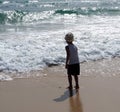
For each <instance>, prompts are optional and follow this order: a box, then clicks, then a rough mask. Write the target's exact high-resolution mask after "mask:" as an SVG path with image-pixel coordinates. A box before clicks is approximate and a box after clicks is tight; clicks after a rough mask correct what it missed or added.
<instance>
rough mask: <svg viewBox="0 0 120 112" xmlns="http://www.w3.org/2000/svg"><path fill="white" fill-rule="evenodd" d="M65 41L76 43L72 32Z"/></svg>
mask: <svg viewBox="0 0 120 112" xmlns="http://www.w3.org/2000/svg"><path fill="white" fill-rule="evenodd" d="M65 40H66V41H67V42H73V41H74V35H73V34H72V33H71V32H70V33H67V34H66V35H65Z"/></svg>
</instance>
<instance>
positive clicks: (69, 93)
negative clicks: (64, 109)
mask: <svg viewBox="0 0 120 112" xmlns="http://www.w3.org/2000/svg"><path fill="white" fill-rule="evenodd" d="M76 93H77V90H72V89H68V90H67V91H65V92H64V94H63V95H61V96H60V97H58V98H55V99H54V101H56V102H62V101H64V100H66V99H68V98H70V97H72V96H74V95H75V94H76Z"/></svg>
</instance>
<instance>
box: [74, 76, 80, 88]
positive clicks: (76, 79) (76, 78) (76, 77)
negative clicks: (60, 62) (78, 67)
mask: <svg viewBox="0 0 120 112" xmlns="http://www.w3.org/2000/svg"><path fill="white" fill-rule="evenodd" d="M74 79H75V83H76V86H75V88H76V89H78V88H79V82H78V76H77V75H75V76H74Z"/></svg>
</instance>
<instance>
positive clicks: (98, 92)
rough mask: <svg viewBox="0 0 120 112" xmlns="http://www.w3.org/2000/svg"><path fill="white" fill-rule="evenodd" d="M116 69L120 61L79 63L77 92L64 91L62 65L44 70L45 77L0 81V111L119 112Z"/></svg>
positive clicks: (118, 73) (119, 82) (119, 73)
mask: <svg viewBox="0 0 120 112" xmlns="http://www.w3.org/2000/svg"><path fill="white" fill-rule="evenodd" d="M119 67H120V59H119V58H116V59H113V60H103V61H96V62H87V63H83V64H81V75H80V77H79V78H80V79H79V83H80V89H79V90H78V91H76V90H75V89H73V90H72V91H69V90H67V89H66V87H67V84H68V83H67V76H66V71H65V69H64V67H63V66H58V67H50V68H46V69H45V70H44V72H43V73H44V74H47V76H42V77H36V78H26V79H14V80H13V81H7V82H6V81H4V82H0V112H120V97H119V96H120V69H119ZM33 74H34V72H33Z"/></svg>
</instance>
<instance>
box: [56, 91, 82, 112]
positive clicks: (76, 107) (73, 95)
mask: <svg viewBox="0 0 120 112" xmlns="http://www.w3.org/2000/svg"><path fill="white" fill-rule="evenodd" d="M66 99H69V112H83V107H82V103H81V99H80V94H79V90H71V89H70V90H67V91H65V92H64V94H63V95H61V96H60V97H58V98H56V99H54V101H56V102H62V101H65V100H66Z"/></svg>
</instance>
